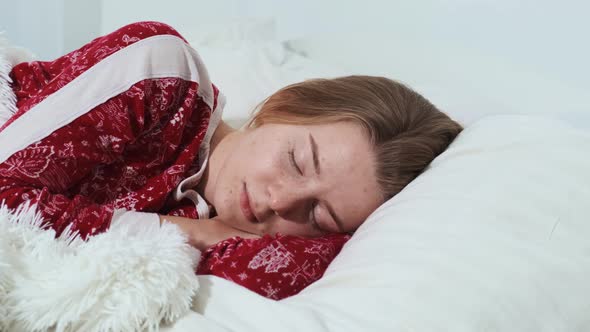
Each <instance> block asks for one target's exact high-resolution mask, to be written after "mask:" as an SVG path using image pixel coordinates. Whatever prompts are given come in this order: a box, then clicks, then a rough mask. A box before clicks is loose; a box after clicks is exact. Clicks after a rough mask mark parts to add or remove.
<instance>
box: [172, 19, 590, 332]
mask: <svg viewBox="0 0 590 332" xmlns="http://www.w3.org/2000/svg"><path fill="white" fill-rule="evenodd" d="M273 28H274V27H273V22H272V21H268V20H264V21H246V22H241V23H240V24H239V25H238V26H237V27H233V28H228V29H227V30H225V32H224V33H222V34H216V35H214V36H206V35H205V36H204V35H203V34H196V33H195V34H194V35H192V36H191V32H190V31H188V32H184V35H185V36H186V37H187V39H189V42H191V44H192V45H194V46H195V48H197V49H198V51H199V53H200V55H201V56H202V58H203V60H204V62H205V63H206V64H207V67H208V70H209V73H210V75H211V77H212V80H214V81H215V82H216V84H218V86H219V88H220V89H221V90H222V91H224V93H225V95H226V96H227V100H228V102H227V104H226V109H225V111H224V116H225V117H226V120H227V121H228V122H230V123H232V124H233V125H235V126H240V125H241V124H243V123H244V121H245V119H246V118H247V116H248V114H249V112H250V111H251V110H252V109H253V108H254V107H255V106H256V104H257V103H258V102H259V101H260V100H261V99H262V98H264V97H266V96H267V95H268V94H269V93H271V92H273V91H274V90H275V89H277V88H278V87H280V86H283V85H285V84H288V83H291V82H296V81H299V80H302V79H305V78H311V77H318V76H324V77H330V76H338V75H345V74H350V73H353V71H352V70H350V69H349V68H345V67H346V66H343V65H342V63H340V65H337V64H336V65H335V64H333V63H332V64H330V65H327V64H326V63H325V59H326V58H330V57H334V56H335V54H337V53H338V52H343V49H338V48H337V47H336V46H335V45H339V44H335V45H330V44H329V43H326V42H325V40H324V41H322V40H304V39H292V40H283V39H281V38H277V37H276V36H273V35H272V34H268V31H269V30H272V29H273ZM216 31H220V29H216ZM243 31H249V33H246V34H244V33H243ZM238 32H239V33H238ZM406 46H408V45H406ZM330 52H331V53H330ZM319 54H324V55H322V56H314V55H319ZM326 54H327V55H326ZM322 60H324V61H322ZM474 63H475V62H474ZM408 70H409V69H408ZM489 70H490V71H492V70H493V69H489ZM369 71H370V70H369ZM252 72H255V73H257V76H258V77H259V81H257V82H256V84H246V83H243V82H240V77H249V76H252V75H251V73H252ZM528 78H531V79H533V78H534V77H533V76H530V77H528ZM408 81H409V82H408V83H410V84H411V85H413V86H415V87H416V88H417V89H418V91H420V92H423V93H424V94H425V95H426V96H428V97H430V98H431V99H432V101H433V102H434V103H435V104H442V108H443V109H444V110H445V111H447V112H448V113H449V114H450V115H451V116H453V117H455V118H458V119H460V120H461V121H462V122H463V123H464V124H465V126H466V129H465V130H464V132H463V133H462V134H461V135H460V136H459V137H458V138H457V139H456V141H455V142H454V143H453V144H452V145H451V147H450V148H449V149H448V150H447V151H446V152H444V153H443V154H442V155H441V156H439V157H438V158H436V159H435V160H434V162H433V163H432V164H431V165H430V166H429V167H428V169H427V170H426V171H425V172H424V173H423V174H422V175H421V176H419V177H418V178H417V179H416V180H415V181H413V182H412V183H411V184H410V185H409V186H407V187H406V188H405V189H404V190H403V191H402V192H401V193H400V194H398V195H397V196H395V197H394V198H393V199H391V200H389V201H388V202H386V203H385V204H384V205H383V206H381V207H380V208H379V209H378V210H377V211H375V212H374V213H373V214H372V215H371V216H370V217H369V219H368V220H367V221H366V222H365V224H363V225H362V226H361V227H360V228H359V230H358V231H357V232H356V233H355V234H354V236H353V237H352V238H351V240H350V241H349V242H348V243H347V244H346V245H345V246H344V248H343V250H342V251H341V253H340V254H339V255H338V256H337V257H336V259H335V260H334V261H333V262H332V264H331V265H330V266H329V268H328V270H327V271H326V273H325V275H324V276H323V277H322V279H321V280H319V281H317V282H316V283H314V284H312V285H311V286H309V287H307V288H306V289H304V290H303V291H302V292H301V293H299V294H298V295H296V296H292V297H289V298H287V299H284V300H281V301H273V300H269V299H267V298H264V297H262V296H260V295H258V294H255V293H253V292H251V291H248V290H247V289H245V288H243V287H241V286H238V285H236V284H234V283H232V282H230V281H227V280H224V279H221V278H218V277H215V276H199V277H198V281H199V284H200V288H199V293H198V295H197V296H195V297H194V298H193V300H192V304H191V310H190V311H189V312H188V313H187V314H185V315H183V316H182V317H181V318H179V319H178V320H176V321H175V322H174V323H173V324H163V325H162V326H161V330H163V331H170V332H182V331H193V330H197V329H200V330H205V331H277V330H278V331H391V330H400V331H441V330H443V331H480V330H481V331H505V330H514V331H587V330H590V318H588V317H589V316H588V314H587V313H588V312H589V311H590V301H589V300H588V298H590V284H589V283H588V282H587V276H588V275H590V242H589V241H588V240H587V239H588V237H589V236H590V222H589V220H590V204H588V202H590V173H589V172H588V171H587V170H588V169H590V157H589V154H588V152H589V151H590V126H589V125H588V124H589V121H588V120H589V116H588V112H587V111H588V110H587V109H586V108H584V107H585V105H582V106H579V105H580V104H576V105H577V106H576V107H573V106H572V105H573V103H574V102H572V104H564V105H563V107H564V109H563V110H560V111H559V112H550V111H549V110H540V111H539V110H535V111H534V112H527V111H520V110H514V109H513V108H511V107H509V108H502V105H506V104H510V100H502V98H499V97H497V96H493V97H490V96H489V95H487V94H485V93H484V92H483V91H476V88H475V87H474V88H473V90H471V91H467V92H466V93H465V95H466V96H464V97H462V98H459V96H458V95H457V91H456V90H454V89H453V87H456V86H452V85H451V86H445V83H444V82H445V81H444V80H439V79H438V77H434V78H433V79H431V80H428V79H426V76H424V77H421V78H420V79H416V81H415V82H412V80H408ZM469 92H472V93H469ZM477 92H479V93H477ZM453 97H455V99H453ZM484 97H485V98H484ZM509 97H514V96H507V98H509ZM456 100H460V101H458V102H457V101H456ZM576 101H577V100H576ZM480 104H481V108H480V109H478V110H477V111H474V109H475V108H474V107H473V106H474V105H480ZM521 105H524V106H527V105H525V104H521ZM529 106H530V105H529ZM569 106H572V107H569ZM568 107H569V108H568ZM466 110H469V111H466ZM570 110H571V111H570Z"/></svg>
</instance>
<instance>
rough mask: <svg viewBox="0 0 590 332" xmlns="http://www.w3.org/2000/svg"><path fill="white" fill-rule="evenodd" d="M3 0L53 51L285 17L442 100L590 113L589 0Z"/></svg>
mask: <svg viewBox="0 0 590 332" xmlns="http://www.w3.org/2000/svg"><path fill="white" fill-rule="evenodd" d="M1 1H2V4H1V5H2V9H1V10H0V29H2V28H4V29H5V30H7V32H8V35H9V37H11V38H13V39H14V40H15V41H16V42H17V43H20V44H22V45H24V46H27V47H29V48H32V49H33V50H34V51H35V52H36V53H38V54H39V55H40V56H41V57H42V58H51V57H53V56H56V55H58V54H61V53H63V52H65V51H69V50H70V49H73V48H75V47H77V46H79V45H81V44H83V43H84V42H86V41H88V40H90V39H92V38H94V37H96V36H98V35H100V34H104V33H108V32H110V31H112V30H114V29H116V28H118V27H120V26H122V25H124V24H127V23H130V22H133V21H139V20H159V21H164V22H167V23H169V24H171V25H173V26H175V27H176V28H177V29H178V30H179V31H180V32H181V33H184V34H189V35H193V36H194V35H195V34H198V33H199V32H200V29H202V28H201V23H202V22H221V23H228V24H230V23H231V22H232V21H234V20H235V19H236V18H244V17H250V18H252V17H254V18H268V17H274V18H275V19H276V20H277V28H278V31H277V32H278V35H279V37H280V38H281V39H290V40H292V39H298V40H299V41H298V42H294V43H293V45H296V46H297V45H298V46H299V47H301V48H303V49H305V51H306V52H308V53H309V54H310V55H312V56H313V57H314V58H316V59H319V60H320V61H324V62H329V63H330V64H332V65H337V66H341V67H344V68H346V69H347V70H348V71H349V72H355V73H366V74H376V75H385V76H390V77H393V78H396V79H399V80H401V81H404V82H407V83H409V84H410V85H412V86H414V87H417V88H418V89H419V90H420V91H422V92H424V93H425V94H426V95H427V96H430V97H431V99H433V100H434V101H435V102H437V103H438V104H440V105H442V106H443V107H447V108H450V109H453V108H455V109H457V108H458V109H475V108H482V107H483V108H486V110H485V112H487V113H491V112H493V111H495V110H499V111H512V112H513V111H524V112H529V111H531V110H539V112H545V113H547V112H551V111H560V110H562V109H563V110H566V111H568V112H578V111H587V112H588V113H590V79H589V77H590V66H589V65H588V63H587V61H588V60H587V59H590V43H589V42H588V39H589V35H590V20H587V17H586V16H587V14H588V13H590V2H587V1H583V0H566V1H561V2H557V1H549V0H538V1H533V0H494V1H493V0H421V1H404V0H364V1H360V0H323V1H316V0H298V1H276V0H249V1H245V0H216V1H205V0H171V1H166V2H164V1H156V0H143V1H142V0H125V1H121V0H53V1H44V0H1ZM477 112H479V110H478V111H477Z"/></svg>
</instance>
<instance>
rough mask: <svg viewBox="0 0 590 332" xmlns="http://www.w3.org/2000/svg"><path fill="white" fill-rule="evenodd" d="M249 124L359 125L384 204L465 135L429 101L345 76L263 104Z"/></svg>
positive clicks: (381, 81)
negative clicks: (369, 149) (451, 144)
mask: <svg viewBox="0 0 590 332" xmlns="http://www.w3.org/2000/svg"><path fill="white" fill-rule="evenodd" d="M257 109H258V112H257V113H256V114H254V116H253V118H252V119H250V121H249V122H248V125H247V126H248V127H252V128H256V127H259V126H261V125H263V124H265V123H281V124H296V125H312V124H325V123H332V122H337V121H351V122H353V123H357V124H358V125H360V126H361V127H362V128H364V130H365V131H366V133H367V135H368V138H369V141H370V143H371V145H372V146H373V149H374V150H373V152H374V157H375V160H374V162H375V166H376V174H375V175H376V177H377V181H378V183H379V185H380V187H381V190H382V193H383V196H384V199H385V200H387V199H389V198H391V197H393V196H394V195H395V194H397V193H398V192H400V191H401V190H402V189H403V188H404V187H405V186H406V185H407V184H408V183H410V181H412V180H413V179H414V178H416V177H417V176H418V175H419V174H420V173H422V172H423V171H424V169H425V168H426V166H428V164H430V162H431V161H432V160H433V159H434V158H435V157H436V156H438V155H439V154H440V153H442V152H443V151H444V150H445V149H446V148H447V147H448V146H449V144H450V143H451V142H452V141H453V140H454V139H455V137H456V136H457V135H458V134H459V133H460V132H461V130H462V129H463V128H462V126H461V125H460V124H459V123H457V122H455V121H454V120H452V119H451V118H449V117H448V116H447V115H446V114H444V113H443V112H441V111H439V110H438V109H437V108H436V107H435V106H434V105H432V104H431V103H430V102H429V101H428V100H427V99H426V98H424V97H422V96H421V95H420V94H418V93H417V92H415V91H414V90H412V89H410V88H409V87H407V86H405V85H403V84H401V83H399V82H396V81H393V80H391V79H388V78H385V77H374V76H346V77H339V78H334V79H313V80H307V81H304V82H301V83H296V84H292V85H289V86H287V87H285V88H283V89H281V90H279V91H277V92H276V93H274V94H273V95H271V96H270V97H268V98H267V99H266V100H265V101H263V102H262V103H261V104H260V105H259V107H258V108H257Z"/></svg>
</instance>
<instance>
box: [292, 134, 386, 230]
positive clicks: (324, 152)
mask: <svg viewBox="0 0 590 332" xmlns="http://www.w3.org/2000/svg"><path fill="white" fill-rule="evenodd" d="M307 131H308V134H307V136H309V134H311V135H312V137H313V138H314V140H315V141H316V143H317V150H318V156H319V164H320V165H321V166H320V167H321V175H320V177H319V181H320V182H321V185H322V186H323V187H324V188H325V192H324V193H323V195H324V196H325V197H324V199H325V200H326V201H327V202H329V204H330V205H332V208H333V210H334V212H335V214H336V215H338V216H339V217H340V219H342V221H343V223H344V225H345V228H347V229H355V228H356V227H358V226H359V225H360V223H362V221H364V219H366V217H368V215H369V214H370V213H371V212H373V211H374V210H375V209H376V208H377V207H378V206H379V205H380V204H381V203H382V198H381V197H382V196H381V191H380V189H379V186H378V183H377V178H376V175H375V174H376V172H375V162H374V154H373V149H372V147H371V144H370V143H369V140H368V138H367V135H366V134H365V133H364V131H363V130H362V128H361V127H360V126H358V125H356V124H353V123H350V122H338V123H334V124H322V125H313V126H308V127H307ZM303 135H305V133H304V134H303Z"/></svg>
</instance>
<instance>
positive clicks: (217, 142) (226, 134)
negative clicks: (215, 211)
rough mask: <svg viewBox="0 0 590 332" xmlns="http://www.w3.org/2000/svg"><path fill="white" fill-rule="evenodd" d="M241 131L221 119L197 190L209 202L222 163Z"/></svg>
mask: <svg viewBox="0 0 590 332" xmlns="http://www.w3.org/2000/svg"><path fill="white" fill-rule="evenodd" d="M238 135H239V131H237V130H235V129H234V128H232V127H230V126H229V125H228V124H227V123H225V122H223V121H221V122H220V123H219V125H218V126H217V129H216V130H215V132H214V133H213V137H211V142H210V148H209V161H208V162H207V167H206V168H205V172H204V173H203V177H202V178H201V181H200V182H199V184H198V185H197V191H198V192H199V193H201V194H202V195H203V196H204V198H205V200H206V201H208V202H209V203H211V202H212V199H213V197H214V194H215V183H216V182H217V175H218V173H219V169H220V167H221V165H223V164H224V161H225V159H226V158H227V156H228V155H229V153H230V152H231V149H232V146H233V145H234V142H235V141H236V138H237V136H238Z"/></svg>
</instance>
